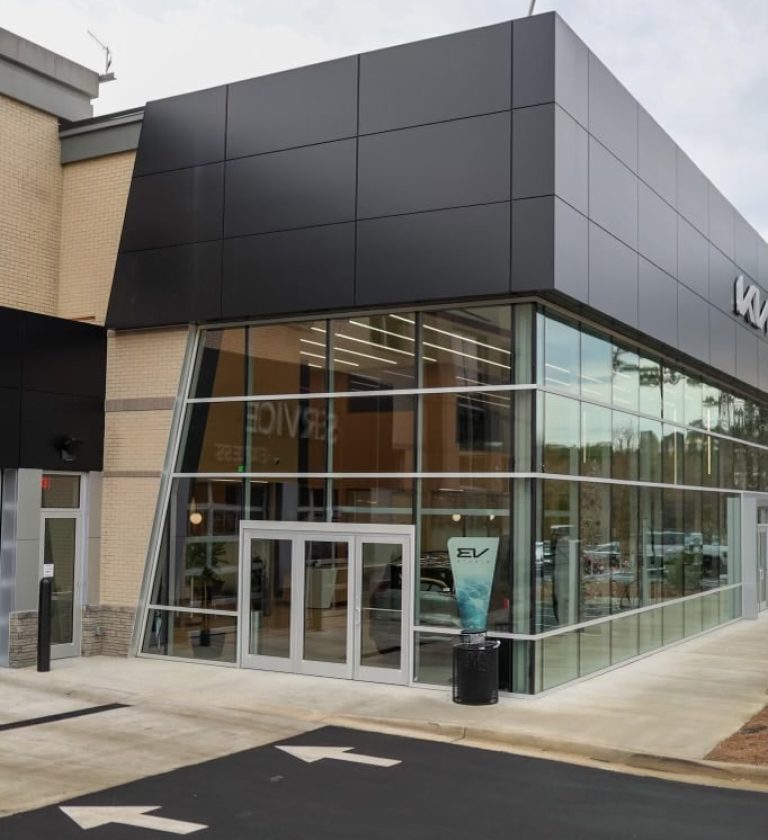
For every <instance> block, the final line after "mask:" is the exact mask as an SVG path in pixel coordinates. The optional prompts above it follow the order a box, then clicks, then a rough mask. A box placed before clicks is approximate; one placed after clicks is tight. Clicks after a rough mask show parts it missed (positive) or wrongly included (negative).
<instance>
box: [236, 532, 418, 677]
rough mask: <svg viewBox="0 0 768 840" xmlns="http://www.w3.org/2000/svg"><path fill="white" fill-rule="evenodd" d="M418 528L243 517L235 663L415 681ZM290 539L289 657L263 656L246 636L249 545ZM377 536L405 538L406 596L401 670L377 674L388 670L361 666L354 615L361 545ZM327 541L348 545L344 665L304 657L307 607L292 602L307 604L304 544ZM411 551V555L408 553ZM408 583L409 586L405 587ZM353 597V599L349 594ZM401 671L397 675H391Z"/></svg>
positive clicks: (402, 600) (404, 568)
mask: <svg viewBox="0 0 768 840" xmlns="http://www.w3.org/2000/svg"><path fill="white" fill-rule="evenodd" d="M415 533H416V529H415V526H413V525H372V524H368V523H365V524H358V523H341V522H274V521H266V520H259V519H257V520H246V519H244V520H241V522H240V539H239V551H240V558H239V561H240V597H239V599H238V600H239V607H240V609H239V615H238V634H239V637H240V643H239V644H238V657H237V662H238V665H240V666H241V667H250V668H258V669H263V670H273V671H288V672H291V673H298V674H308V675H313V676H332V677H341V678H344V679H353V678H356V679H361V680H368V681H375V682H386V683H389V684H394V685H399V684H406V685H408V684H410V683H411V682H412V675H411V663H412V661H413V627H414V620H413V614H414V599H413V587H412V580H413V567H414V563H415V558H414V545H415ZM253 537H256V538H257V539H272V540H279V539H284V540H290V541H291V616H290V625H291V626H290V655H289V656H288V657H287V658H285V659H284V658H282V657H272V656H259V655H257V654H249V653H248V648H247V640H248V639H249V633H250V627H249V621H250V614H249V612H250V611H249V603H250V552H249V551H248V550H247V549H248V548H249V546H250V540H251V538H253ZM375 538H379V539H380V540H381V541H382V542H388V541H392V542H393V544H394V543H395V542H397V540H396V539H395V538H400V540H403V539H405V540H406V541H407V542H405V545H404V548H405V550H404V553H403V596H401V606H402V629H401V633H402V639H403V640H404V647H403V650H402V660H401V668H400V670H399V671H397V672H390V673H389V674H386V673H379V674H374V673H372V672H373V671H377V672H385V671H387V669H384V668H373V667H370V668H368V667H366V666H360V665H359V648H360V643H359V640H358V639H357V633H356V626H357V625H356V617H357V615H358V612H357V607H358V606H359V600H360V591H361V586H360V585H359V583H358V581H357V578H358V575H360V576H362V562H361V560H358V557H360V553H359V546H360V545H361V544H362V542H365V541H366V540H367V541H368V542H373V541H374V539H375ZM312 539H314V540H317V541H323V542H330V541H334V542H344V541H347V542H348V543H349V544H350V551H349V563H350V568H349V572H348V577H347V593H348V599H347V604H348V609H347V658H346V662H345V664H344V665H341V664H337V663H323V662H316V661H314V660H305V659H304V658H303V649H302V648H303V630H304V626H303V620H304V610H303V608H299V609H296V608H295V607H294V603H298V604H301V605H303V604H304V597H305V596H304V547H305V545H306V543H307V541H309V540H312ZM406 551H407V554H406ZM406 587H407V589H406ZM350 595H351V597H350ZM395 674H396V675H397V677H398V678H397V679H387V677H388V676H393V675H395Z"/></svg>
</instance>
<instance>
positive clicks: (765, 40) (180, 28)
mask: <svg viewBox="0 0 768 840" xmlns="http://www.w3.org/2000/svg"><path fill="white" fill-rule="evenodd" d="M529 2H530V0H0V26H2V27H5V28H6V29H10V30H11V31H13V32H15V33H17V34H18V35H22V36H24V37H25V38H29V39H30V40H32V41H35V42H37V43H39V44H41V45H43V46H45V47H47V48H49V49H51V50H54V51H55V52H58V53H61V54H62V55H65V56H67V57H68V58H71V59H73V60H75V61H78V62H80V63H82V64H85V65H87V66H89V67H92V68H93V69H96V70H101V69H102V57H101V52H100V50H99V47H98V46H97V45H96V44H95V43H94V42H93V41H92V40H91V38H90V37H89V36H88V35H87V33H86V29H88V28H91V29H92V30H93V31H94V32H95V33H96V35H98V37H99V38H100V39H101V40H102V41H104V42H105V43H107V44H109V45H110V47H111V48H112V51H113V53H114V65H113V69H114V71H115V73H116V75H117V81H115V82H111V83H109V84H107V85H104V86H103V88H102V95H101V97H100V98H99V99H98V100H97V101H96V103H95V110H96V113H97V114H103V113H108V112H110V111H117V110H121V109H124V108H130V107H133V106H135V105H142V104H144V103H145V102H146V101H147V100H149V99H159V98H161V97H164V96H170V95H172V94H176V93H182V92H185V91H190V90H197V89H199V88H203V87H210V86H212V85H217V84H221V83H224V82H231V81H235V80H237V79H242V78H248V77H251V76H257V75H260V74H263V73H269V72H272V71H275V70H283V69H286V68H289V67H296V66H299V65H302V64H310V63H312V62H315V61H322V60H324V59H328V58H335V57H338V56H342V55H347V54H350V53H356V52H361V51H364V50H371V49H375V48H377V47H383V46H390V45H392V44H397V43H402V42H405V41H412V40H416V39H418V38H426V37H429V36H432V35H440V34H444V33H447V32H455V31H458V30H461V29H467V28H471V27H474V26H483V25H485V24H489V23H495V22H498V21H501V20H508V19H510V18H515V17H521V16H523V15H524V14H526V13H527V11H528V5H529ZM551 9H556V10H557V11H558V12H560V14H561V15H562V16H563V17H564V18H565V19H566V20H567V21H568V23H569V24H570V25H571V26H572V27H573V29H575V30H576V32H577V33H578V34H579V35H580V36H581V37H582V38H583V39H584V40H585V41H586V42H587V44H588V45H589V46H590V47H591V48H592V49H593V50H594V52H595V53H596V54H597V55H598V56H599V57H600V58H602V59H603V61H605V63H606V64H607V65H608V66H609V67H610V68H611V70H613V72H614V73H615V74H616V75H617V76H618V77H619V79H621V81H622V82H623V83H624V84H625V85H626V86H627V87H628V88H629V90H630V91H631V92H632V93H633V94H634V95H635V96H636V97H637V98H638V99H639V100H640V102H642V103H643V105H644V106H645V107H646V108H647V109H648V110H649V111H650V113H651V114H652V115H653V116H654V117H655V118H656V119H657V120H658V121H659V122H660V123H661V125H662V126H663V127H664V128H665V129H666V130H667V131H668V132H669V133H670V134H671V135H672V137H673V138H674V139H675V140H676V141H677V142H678V143H679V144H680V145H681V146H682V147H683V148H684V149H685V150H686V151H687V152H688V154H689V155H690V156H691V157H692V158H693V160H694V161H696V163H697V164H698V165H699V166H700V167H701V168H702V170H703V171H704V173H705V174H706V175H708V176H709V177H710V178H711V179H712V180H713V181H714V182H715V184H717V186H718V187H719V188H720V189H721V190H722V191H723V192H724V193H725V195H726V196H727V197H728V198H729V199H730V200H731V201H732V202H733V203H734V204H735V205H736V207H737V208H738V209H739V210H740V211H741V212H742V213H743V214H744V216H745V217H746V218H747V220H748V221H749V222H751V223H752V224H753V225H754V226H755V227H757V228H758V230H759V231H760V232H761V233H762V235H763V237H764V238H766V239H768V192H767V190H768V0H537V4H536V11H537V12H539V11H542V12H543V11H549V10H551Z"/></svg>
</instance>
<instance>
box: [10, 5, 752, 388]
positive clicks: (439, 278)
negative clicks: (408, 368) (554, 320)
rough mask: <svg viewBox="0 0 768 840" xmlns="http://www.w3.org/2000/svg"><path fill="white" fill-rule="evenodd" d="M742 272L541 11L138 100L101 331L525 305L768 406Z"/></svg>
mask: <svg viewBox="0 0 768 840" xmlns="http://www.w3.org/2000/svg"><path fill="white" fill-rule="evenodd" d="M740 273H743V274H744V275H745V276H746V278H747V280H748V282H750V283H754V284H756V285H759V286H760V287H761V289H762V291H761V294H762V295H763V300H768V245H767V244H766V243H765V242H764V241H763V240H762V239H761V238H760V237H759V235H758V234H757V232H756V231H755V230H754V229H753V228H751V227H750V226H749V225H748V224H747V223H746V222H745V221H744V219H743V218H742V217H741V216H740V215H739V214H738V213H737V212H736V211H735V210H734V208H733V207H732V206H731V205H730V204H729V203H728V202H727V200H726V199H725V198H724V197H723V196H722V195H721V194H720V193H719V192H718V191H717V190H716V189H715V187H714V186H713V185H712V184H711V183H710V182H709V181H708V180H707V179H706V178H705V176H704V175H703V174H702V173H701V172H700V171H699V170H698V169H697V168H696V166H695V165H694V164H693V163H692V162H691V161H690V159H689V158H688V157H687V156H686V155H685V154H684V153H683V152H682V151H681V150H680V149H679V147H678V146H677V145H676V144H675V143H674V141H673V140H672V139H671V138H670V137H669V136H668V135H667V134H666V133H665V132H664V130H663V129H662V128H661V127H660V126H659V125H658V124H657V123H656V122H655V121H654V120H653V118H652V117H651V116H650V115H649V114H648V113H647V112H645V111H644V109H643V108H642V107H641V106H640V105H639V104H638V103H637V101H636V100H635V99H634V98H633V97H632V96H631V94H630V93H629V92H628V91H627V90H626V89H625V88H624V87H623V86H622V85H621V83H620V82H619V81H618V80H617V79H616V78H615V77H614V76H613V75H612V74H611V72H610V71H609V70H608V69H607V68H606V67H605V65H604V64H603V63H602V62H601V61H600V60H599V59H598V58H597V57H596V56H595V55H594V54H593V53H592V52H591V51H590V50H589V48H588V47H587V46H586V45H585V44H584V43H583V42H582V41H581V40H580V39H579V38H578V37H577V36H576V35H575V34H574V33H573V31H572V30H571V29H570V28H569V27H568V26H567V25H566V24H565V23H564V21H563V20H562V19H561V18H560V17H559V16H558V15H556V14H554V13H547V14H542V15H535V16H533V17H528V18H522V19H520V20H516V21H513V22H507V23H502V24H498V25H495V26H489V27H485V28H481V29H476V30H471V31H469V32H461V33H458V34H454V35H448V36H444V37H440V38H433V39H430V40H427V41H420V42H417V43H413V44H405V45H402V46H397V47H392V48H389V49H383V50H377V51H375V52H371V53H366V54H363V55H360V56H351V57H348V58H343V59H339V60H336V61H329V62H325V63H323V64H317V65H313V66H310V67H303V68H299V69H296V70H290V71H287V72H284V73H276V74H273V75H270V76H265V77H261V78H256V79H249V80H247V81H242V82H236V83H234V84H232V85H229V86H225V87H219V88H213V89H211V90H207V91H199V92H197V93H192V94H187V95H185V96H179V97H174V98H172V99H167V100H162V101H159V102H153V103H150V104H149V105H148V106H147V109H146V112H145V118H144V124H143V129H142V135H141V140H140V143H139V149H138V156H137V162H136V170H135V172H134V180H133V184H132V188H131V192H130V197H129V201H128V207H127V212H126V219H125V226H124V231H123V239H122V243H121V247H120V252H119V256H118V260H117V267H116V270H115V280H114V284H113V289H112V296H111V299H110V306H109V312H108V316H107V325H108V326H109V327H112V328H116V329H130V328H141V327H146V326H163V325H172V324H183V323H189V322H199V323H206V322H215V321H220V320H223V319H227V320H233V319H240V318H242V319H247V318H257V317H259V316H264V315H286V316H290V315H292V314H300V313H305V312H322V311H325V312H331V311H334V310H339V309H352V308H355V307H370V306H377V305H394V304H401V305H412V304H416V303H422V302H428V301H440V300H462V299H470V298H488V297H494V296H495V297H499V296H508V295H510V294H518V293H520V294H528V293H532V294H537V295H540V296H544V297H546V296H551V297H552V298H554V299H556V300H557V301H558V302H560V303H565V305H567V306H572V307H573V308H576V309H578V310H579V311H582V312H585V313H586V314H588V315H590V316H591V317H593V318H595V319H597V320H602V321H604V322H605V323H606V324H607V325H609V326H613V327H615V328H617V329H619V330H622V331H624V332H626V333H629V334H632V335H634V336H635V337H638V338H642V339H645V340H647V341H649V342H651V343H654V342H655V343H658V344H659V345H661V346H663V348H668V349H670V350H672V351H675V352H677V353H678V354H679V355H680V356H681V357H686V356H687V357H689V359H690V360H694V361H696V362H697V363H699V364H701V363H704V364H706V365H709V366H710V367H712V368H716V369H717V370H718V371H720V372H721V373H724V374H726V375H728V376H731V377H733V378H735V379H736V380H739V381H740V382H741V383H743V384H746V385H749V386H752V387H753V388H760V389H763V390H768V338H766V335H765V334H764V333H762V332H759V331H757V330H755V329H753V328H751V327H750V326H748V325H747V324H746V323H745V321H744V319H742V318H737V317H736V316H735V315H734V313H733V284H734V280H735V277H736V276H737V275H738V274H740ZM5 375H6V374H5V373H4V372H3V370H2V368H0V387H2V386H3V385H4V383H5V380H4V377H5Z"/></svg>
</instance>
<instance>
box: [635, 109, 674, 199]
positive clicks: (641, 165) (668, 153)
mask: <svg viewBox="0 0 768 840" xmlns="http://www.w3.org/2000/svg"><path fill="white" fill-rule="evenodd" d="M637 128H638V132H637V141H638V142H637V174H638V175H639V176H640V177H641V178H642V179H643V181H645V183H646V184H648V185H649V186H650V187H652V188H653V189H654V190H656V192H657V193H658V194H659V195H660V196H661V197H662V198H663V199H664V200H665V201H667V202H669V204H671V205H672V207H675V206H676V204H677V146H676V145H675V142H674V140H672V138H671V137H670V136H669V135H668V134H667V132H666V131H664V129H663V128H661V126H660V125H659V124H658V123H657V122H656V120H654V119H653V117H652V116H651V115H650V114H649V113H648V112H647V111H646V110H645V108H640V107H638V125H637Z"/></svg>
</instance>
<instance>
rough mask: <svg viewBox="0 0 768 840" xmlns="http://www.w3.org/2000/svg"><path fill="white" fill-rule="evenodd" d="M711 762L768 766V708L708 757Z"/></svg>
mask: <svg viewBox="0 0 768 840" xmlns="http://www.w3.org/2000/svg"><path fill="white" fill-rule="evenodd" d="M707 759H709V760H710V761H728V762H732V763H736V764H755V765H762V764H765V765H768V706H766V707H765V708H764V709H763V710H762V711H761V712H758V713H757V714H756V715H755V716H754V717H753V718H752V719H751V720H748V721H747V722H746V723H745V724H744V726H742V727H741V729H739V730H738V731H737V732H734V733H733V735H731V736H730V737H729V738H726V739H725V741H721V742H720V743H719V744H718V745H717V746H716V747H715V748H714V749H713V750H712V752H711V753H710V754H709V755H708V756H707Z"/></svg>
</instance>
